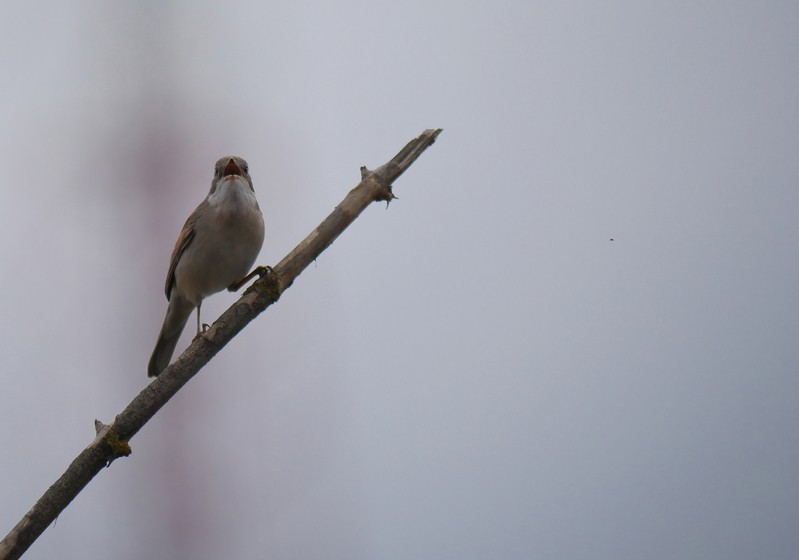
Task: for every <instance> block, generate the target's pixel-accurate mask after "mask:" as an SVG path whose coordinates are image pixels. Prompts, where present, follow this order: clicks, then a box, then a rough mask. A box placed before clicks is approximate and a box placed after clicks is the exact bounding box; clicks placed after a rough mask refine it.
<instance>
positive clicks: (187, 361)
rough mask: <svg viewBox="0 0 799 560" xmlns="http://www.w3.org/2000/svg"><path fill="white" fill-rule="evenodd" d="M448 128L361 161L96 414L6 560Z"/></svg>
mask: <svg viewBox="0 0 799 560" xmlns="http://www.w3.org/2000/svg"><path fill="white" fill-rule="evenodd" d="M440 132H441V129H428V130H425V131H424V132H423V133H422V134H421V135H420V136H419V137H418V138H415V139H413V140H411V141H410V142H408V144H407V145H406V146H405V147H404V148H403V149H402V150H401V151H400V152H399V153H398V154H397V155H396V156H394V157H393V158H392V159H391V161H389V162H387V163H386V164H384V165H382V166H380V167H379V168H378V169H376V170H375V171H369V170H368V169H366V168H365V167H362V168H361V177H362V178H361V182H360V183H358V185H357V186H355V188H353V189H352V190H351V191H350V192H349V193H348V194H347V196H346V197H345V198H344V200H342V201H341V203H340V204H339V205H338V206H336V207H335V209H333V212H331V213H330V215H329V216H328V217H327V218H325V220H324V221H323V222H322V223H321V224H319V225H318V226H317V227H316V229H314V230H313V231H312V232H311V233H310V235H308V237H306V238H305V239H304V240H303V241H302V242H301V243H300V244H299V245H297V247H295V248H294V250H293V251H291V252H290V253H289V254H288V255H286V257H284V258H283V260H281V261H280V262H279V263H278V264H277V265H276V266H275V267H274V268H262V269H260V272H261V278H260V279H259V280H257V281H256V282H255V283H254V284H253V285H252V286H251V287H250V288H248V289H247V290H246V291H245V292H244V295H242V297H241V298H240V299H239V300H238V301H237V302H236V303H234V304H233V305H231V306H230V307H229V308H228V309H227V311H225V312H224V313H223V314H222V315H221V316H220V317H219V319H217V321H216V322H215V323H214V324H213V325H212V326H211V328H210V329H209V330H207V331H206V332H204V333H202V334H201V335H200V336H198V337H197V338H195V339H194V341H193V342H192V343H191V345H189V347H188V348H187V349H186V351H185V352H183V354H182V355H181V356H180V357H179V358H178V359H177V360H176V361H175V362H174V363H173V364H172V365H170V366H169V367H168V368H167V369H165V370H164V371H163V372H162V373H161V375H159V376H158V377H156V378H155V380H154V381H153V382H152V383H150V384H149V385H148V386H147V387H145V388H144V390H142V392H141V393H139V394H138V395H137V396H136V397H135V398H134V399H133V400H132V401H131V402H130V404H129V405H128V406H127V407H126V408H125V410H123V411H122V412H121V413H120V414H119V415H117V417H116V419H115V420H114V422H113V424H111V425H110V426H106V425H104V424H102V423H100V422H97V421H95V428H96V430H97V437H96V438H95V439H94V441H93V442H92V443H91V444H90V445H89V446H88V447H87V448H86V449H84V450H83V451H81V453H80V454H79V455H78V456H77V457H76V458H75V459H74V460H73V461H72V463H71V464H70V465H69V467H68V468H67V470H66V471H65V472H64V474H63V475H61V478H59V479H58V480H57V481H56V482H55V483H54V484H53V485H52V486H50V488H48V489H47V491H46V492H45V493H44V494H43V495H42V497H41V498H39V500H38V501H37V502H36V503H35V504H34V506H33V507H32V508H31V509H30V511H28V513H26V514H25V515H24V516H23V517H22V519H21V520H20V521H19V523H17V525H16V526H15V527H14V528H13V529H12V530H11V531H10V532H9V533H8V535H6V537H5V538H4V539H3V540H2V542H0V560H7V559H13V558H19V557H20V556H22V554H24V553H25V551H26V550H27V549H28V548H29V547H30V545H31V544H32V543H33V542H34V541H35V540H36V539H37V538H38V537H39V535H41V534H42V533H43V532H44V530H45V529H46V528H47V527H48V526H49V525H50V524H51V523H52V522H53V521H54V520H55V519H56V517H58V515H59V514H60V513H61V512H62V511H63V510H64V508H66V507H67V505H69V503H70V502H71V501H72V500H73V499H74V498H75V496H77V495H78V494H79V493H80V491H81V490H83V488H84V487H85V486H86V485H87V484H88V483H89V482H90V481H91V480H92V478H94V477H95V475H97V473H99V472H100V470H101V469H102V468H103V467H106V466H110V465H111V462H113V461H114V460H115V459H116V458H118V457H123V456H127V455H130V453H131V450H130V446H129V445H128V443H127V442H128V440H129V439H130V438H132V437H133V436H134V435H135V434H136V433H137V432H138V431H139V430H140V429H141V428H142V427H143V426H144V425H145V424H146V423H147V422H148V421H149V420H150V419H151V418H152V417H153V416H154V415H155V413H156V412H158V410H159V409H160V408H161V407H162V406H164V405H165V404H166V403H167V401H168V400H169V399H171V398H172V396H173V395H175V393H177V392H178V391H179V390H180V388H181V387H183V385H185V384H186V383H187V382H188V381H189V379H191V378H192V377H194V375H195V374H196V373H197V372H198V371H199V370H200V369H201V368H202V367H203V366H204V365H205V364H207V363H208V362H209V361H210V360H211V358H213V357H214V356H215V355H216V353H217V352H219V351H220V350H221V349H222V348H224V346H225V345H226V344H227V343H228V342H230V341H231V340H232V339H233V337H234V336H236V334H238V332H239V331H241V330H242V329H243V328H244V327H246V326H247V324H249V322H250V321H252V320H253V319H255V317H257V316H258V315H260V314H261V312H263V311H264V310H265V309H266V308H267V307H269V306H270V305H272V304H273V303H275V302H276V301H277V300H278V298H279V297H280V294H281V293H282V292H283V291H284V290H286V289H287V288H289V287H290V286H291V285H292V284H293V283H294V280H295V278H297V276H299V274H300V273H301V272H302V271H303V270H305V268H306V267H307V266H308V265H309V264H311V263H312V262H313V261H314V260H315V259H316V258H317V257H318V256H319V255H320V254H321V253H322V251H324V250H325V249H326V248H327V247H328V246H330V244H331V243H333V241H334V240H335V239H336V238H337V237H338V236H339V235H340V234H341V233H342V232H343V231H344V230H345V229H346V228H347V226H349V225H350V224H351V223H352V222H353V221H354V220H355V218H357V217H358V215H360V213H361V212H363V210H364V209H365V208H366V207H367V206H369V204H371V203H372V202H376V201H380V200H384V201H386V202H390V201H391V200H392V199H393V198H395V197H394V195H393V193H392V187H391V183H392V182H393V181H394V180H395V179H396V178H397V177H399V176H400V175H402V173H403V172H404V171H405V170H406V169H407V168H408V167H410V165H411V164H412V163H413V162H414V161H416V158H418V157H419V156H420V155H421V153H422V152H423V151H424V150H425V149H427V147H428V146H430V145H431V144H433V142H435V140H436V137H437V136H438V135H439V133H440Z"/></svg>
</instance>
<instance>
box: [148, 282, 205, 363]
mask: <svg viewBox="0 0 799 560" xmlns="http://www.w3.org/2000/svg"><path fill="white" fill-rule="evenodd" d="M193 309H194V305H192V304H191V303H189V302H188V301H186V300H185V299H183V298H181V297H178V296H177V295H176V294H172V299H171V301H170V302H169V307H167V310H166V317H165V318H164V326H163V327H161V333H160V334H159V335H158V341H157V342H156V343H155V349H154V350H153V355H152V356H150V363H149V364H148V365H147V375H148V376H149V377H156V376H157V375H158V374H159V373H161V372H162V371H164V370H165V369H166V366H168V365H169V360H171V359H172V354H173V353H174V352H175V346H176V345H177V343H178V339H180V334H181V333H182V332H183V328H184V327H185V326H186V322H187V321H188V320H189V317H190V316H191V312H192V310H193Z"/></svg>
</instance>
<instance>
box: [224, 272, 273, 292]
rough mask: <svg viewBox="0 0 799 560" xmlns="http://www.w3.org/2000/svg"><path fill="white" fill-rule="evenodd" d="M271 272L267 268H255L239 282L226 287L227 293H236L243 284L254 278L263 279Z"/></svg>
mask: <svg viewBox="0 0 799 560" xmlns="http://www.w3.org/2000/svg"><path fill="white" fill-rule="evenodd" d="M270 270H271V267H269V266H256V267H255V268H254V269H253V271H252V272H250V273H249V274H248V275H247V276H245V277H244V278H242V279H241V280H236V281H235V282H233V283H232V284H231V285H230V286H228V287H227V290H228V292H236V291H238V289H239V288H241V287H242V286H243V285H244V284H246V283H247V282H249V281H250V280H252V279H253V278H255V277H256V276H257V277H258V278H263V277H264V276H266V274H267V273H268V272H269V271H270Z"/></svg>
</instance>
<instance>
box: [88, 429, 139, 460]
mask: <svg viewBox="0 0 799 560" xmlns="http://www.w3.org/2000/svg"><path fill="white" fill-rule="evenodd" d="M94 431H95V432H97V439H98V440H102V441H103V442H104V443H105V444H106V445H107V446H108V447H109V448H110V449H111V453H110V455H109V457H108V461H107V462H106V464H105V466H106V468H107V467H110V466H111V463H113V462H114V461H115V460H116V459H119V458H120V457H127V456H128V455H130V454H131V453H133V450H132V449H131V448H130V444H129V443H128V442H127V441H125V440H124V439H122V438H120V437H119V434H117V433H116V432H115V431H114V429H113V428H112V427H111V426H108V425H106V424H103V423H102V422H100V421H99V420H95V421H94ZM95 441H97V440H95Z"/></svg>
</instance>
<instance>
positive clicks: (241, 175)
mask: <svg viewBox="0 0 799 560" xmlns="http://www.w3.org/2000/svg"><path fill="white" fill-rule="evenodd" d="M263 242H264V219H263V216H262V214H261V209H260V208H259V207H258V201H257V200H256V199H255V190H254V189H253V186H252V179H251V178H250V173H249V166H248V165H247V162H246V161H245V160H244V159H242V158H240V157H237V156H226V157H223V158H221V159H220V160H219V161H217V162H216V167H215V168H214V178H213V180H212V181H211V191H210V192H209V193H208V197H207V198H206V199H205V200H203V201H202V202H201V203H200V205H199V206H198V207H197V209H196V210H195V211H194V212H192V214H191V216H189V219H188V220H186V223H185V224H184V225H183V229H182V230H181V231H180V235H178V240H177V242H176V243H175V249H174V250H173V251H172V259H171V260H170V262H169V271H168V272H167V275H166V285H165V287H164V291H165V292H166V299H167V300H168V301H169V306H168V307H167V310H166V317H165V318H164V326H163V327H161V333H160V334H159V335H158V341H157V342H156V344H155V349H154V350H153V355H152V357H151V358H150V363H149V365H148V366H147V375H148V376H150V377H155V376H157V375H158V374H159V373H161V372H162V371H163V370H164V369H165V368H166V367H167V366H168V365H169V361H170V360H171V359H172V354H173V353H174V351H175V346H176V345H177V343H178V339H179V338H180V334H181V333H182V332H183V328H184V327H185V326H186V322H187V321H188V320H189V317H190V316H191V312H192V310H193V309H194V308H195V307H196V308H197V334H200V307H201V306H202V302H203V298H205V297H208V296H209V295H211V294H214V293H216V292H221V291H222V290H224V289H225V288H228V289H229V290H231V291H235V290H237V289H238V288H239V287H241V285H242V284H243V283H244V282H245V281H246V280H247V279H249V276H248V277H246V278H245V275H246V274H247V272H248V271H249V270H250V267H251V266H252V265H253V263H254V262H255V259H256V258H257V257H258V253H260V252H261V245H263Z"/></svg>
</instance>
